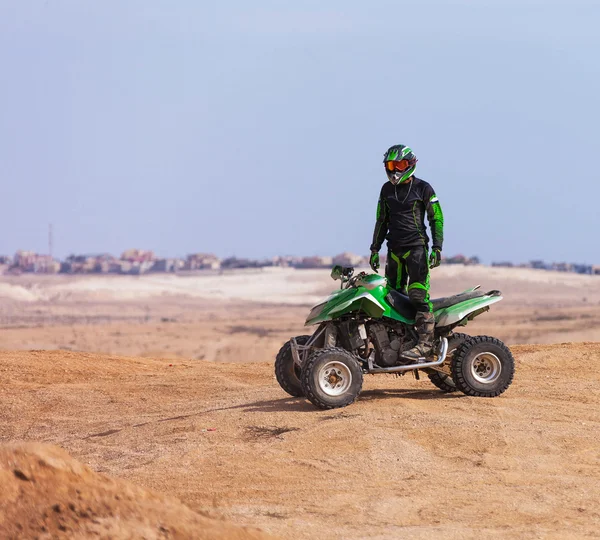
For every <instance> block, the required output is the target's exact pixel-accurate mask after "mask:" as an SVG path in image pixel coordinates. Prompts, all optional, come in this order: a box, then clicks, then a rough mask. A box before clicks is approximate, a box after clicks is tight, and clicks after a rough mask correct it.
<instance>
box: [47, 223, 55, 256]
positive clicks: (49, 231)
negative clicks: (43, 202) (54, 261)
mask: <svg viewBox="0 0 600 540" xmlns="http://www.w3.org/2000/svg"><path fill="white" fill-rule="evenodd" d="M53 243H54V242H53V238H52V223H49V224H48V253H49V254H50V258H52V248H53Z"/></svg>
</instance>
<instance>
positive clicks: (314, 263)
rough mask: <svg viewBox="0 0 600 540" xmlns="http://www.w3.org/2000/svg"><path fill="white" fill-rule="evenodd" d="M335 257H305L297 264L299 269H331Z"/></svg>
mask: <svg viewBox="0 0 600 540" xmlns="http://www.w3.org/2000/svg"><path fill="white" fill-rule="evenodd" d="M332 265H333V257H318V256H315V257H304V258H303V259H302V260H301V261H300V262H299V263H297V264H296V267H297V268H331V266H332Z"/></svg>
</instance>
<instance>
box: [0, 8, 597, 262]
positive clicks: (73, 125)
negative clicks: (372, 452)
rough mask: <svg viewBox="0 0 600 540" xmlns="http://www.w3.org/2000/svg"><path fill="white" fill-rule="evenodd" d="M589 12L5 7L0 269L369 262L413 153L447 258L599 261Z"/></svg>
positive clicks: (593, 31)
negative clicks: (134, 258) (395, 159)
mask: <svg viewBox="0 0 600 540" xmlns="http://www.w3.org/2000/svg"><path fill="white" fill-rule="evenodd" d="M599 26H600V3H598V2H597V1H595V0H568V1H567V0H564V1H553V0H518V1H516V0H487V1H484V0H472V1H467V0H462V1H461V0H456V1H454V0H448V1H441V0H419V1H418V2H417V1H412V2H404V1H399V0H395V1H394V0H374V1H372V2H364V1H358V0H344V1H338V0H330V1H325V0H318V1H317V0H299V1H297V2H293V3H292V2H283V1H282V0H279V1H275V0H271V1H268V0H255V1H253V2H247V1H244V0H219V1H216V0H213V1H202V0H176V1H173V0H102V1H100V0H43V1H33V0H0V111H1V114H0V204H1V211H0V230H1V233H0V254H13V253H14V252H15V251H16V250H17V249H28V250H34V251H38V252H41V253H45V252H47V251H48V224H50V223H52V224H53V231H54V234H53V236H54V255H55V256H57V257H65V256H67V255H68V254H71V253H77V254H80V253H100V252H109V253H113V254H116V255H117V254H119V253H121V252H122V251H123V250H125V249H127V248H130V247H137V248H141V249H153V250H154V251H155V252H156V253H157V254H158V255H161V256H183V255H185V254H187V253H191V252H212V253H216V254H217V255H219V256H222V257H226V256H232V255H235V256H238V257H255V258H261V257H271V256H275V255H286V254H287V255H315V254H319V255H333V254H336V253H340V252H342V251H352V252H356V253H361V254H366V253H368V250H369V245H370V243H371V238H372V234H373V228H374V221H375V211H376V204H377V198H378V194H379V190H380V188H381V185H382V184H383V183H384V182H385V181H386V177H385V173H384V169H383V165H382V158H383V153H384V152H385V150H386V149H387V148H388V147H389V146H391V145H393V144H407V145H409V146H411V147H412V148H413V150H414V152H415V153H416V155H417V157H418V159H419V163H418V166H417V176H418V177H420V178H423V179H424V180H426V181H428V182H429V183H430V184H432V186H433V187H434V189H435V190H436V192H437V194H438V196H439V199H440V202H441V205H442V208H443V210H444V214H445V222H446V225H445V244H444V253H445V254H447V255H452V254H458V253H463V254H465V255H478V256H479V257H480V258H481V259H482V260H483V261H484V262H492V261H501V260H510V261H515V262H523V261H529V260H532V259H545V260H548V261H563V260H564V261H572V262H582V263H594V264H600V245H599V244H598V242H597V235H598V228H599V226H600V215H599V214H600V213H599V211H598V208H599V206H598V205H599V203H598V201H599V200H600V173H599V167H598V149H597V145H598V139H599V137H598V132H599V126H600V104H599V99H598V96H600V60H599V59H598V51H599V50H600V32H599V31H598V28H599Z"/></svg>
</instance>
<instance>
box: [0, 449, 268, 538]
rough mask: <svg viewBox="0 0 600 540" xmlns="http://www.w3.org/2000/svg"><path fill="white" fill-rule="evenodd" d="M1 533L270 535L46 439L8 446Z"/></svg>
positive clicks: (1, 463) (1, 474)
mask: <svg viewBox="0 0 600 540" xmlns="http://www.w3.org/2000/svg"><path fill="white" fill-rule="evenodd" d="M0 485H1V486H2V490H0V537H1V538H15V539H16V538H46V539H52V538H106V539H108V538H110V539H123V540H125V539H131V538H146V539H148V540H152V539H158V538H174V539H186V538H197V539H199V540H213V539H219V540H245V539H248V540H251V539H255V540H261V539H264V540H266V539H267V538H270V537H267V535H265V534H264V533H261V532H259V531H255V530H250V529H247V528H240V527H236V526H233V525H230V524H228V523H226V522H224V521H221V520H215V519H211V518H207V517H205V516H201V515H199V514H197V513H195V512H193V511H192V510H190V509H189V508H187V507H185V506H184V505H182V504H181V503H180V502H179V501H177V500H175V499H173V498H172V497H168V496H165V495H161V494H158V493H153V492H151V491H148V490H146V489H143V488H140V487H138V486H134V485H132V484H130V483H129V482H126V481H123V480H118V479H114V478H110V477H108V476H106V475H103V474H98V473H96V472H94V471H92V470H91V469H90V468H89V467H86V466H84V465H82V464H81V463H79V462H78V461H76V460H74V459H73V458H72V457H70V456H69V455H68V454H67V453H66V452H65V451H64V450H61V449H60V448H56V447H54V446H49V445H43V444H39V443H21V444H9V445H5V446H1V447H0Z"/></svg>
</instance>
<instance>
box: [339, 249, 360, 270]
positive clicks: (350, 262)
mask: <svg viewBox="0 0 600 540" xmlns="http://www.w3.org/2000/svg"><path fill="white" fill-rule="evenodd" d="M363 261H364V257H362V256H361V255H355V254H354V253H349V252H347V251H346V252H344V253H340V254H339V255H336V256H335V257H333V260H332V263H333V264H334V265H341V266H361V265H362V264H363Z"/></svg>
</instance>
